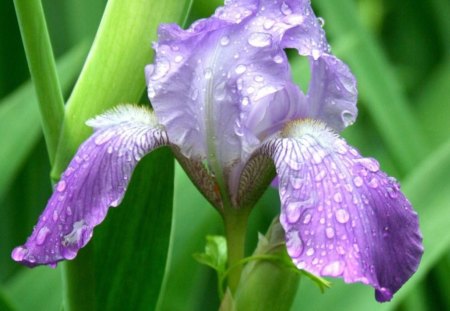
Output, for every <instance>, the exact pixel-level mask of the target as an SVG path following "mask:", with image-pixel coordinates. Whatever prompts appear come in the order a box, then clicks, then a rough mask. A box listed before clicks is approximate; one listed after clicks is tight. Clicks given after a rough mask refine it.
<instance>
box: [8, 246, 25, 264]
mask: <svg viewBox="0 0 450 311" xmlns="http://www.w3.org/2000/svg"><path fill="white" fill-rule="evenodd" d="M27 254H28V249H26V248H25V247H22V246H19V247H16V248H15V249H14V250H13V251H12V254H11V257H12V258H13V259H14V260H15V261H22V260H23V259H24V258H25V256H26V255H27Z"/></svg>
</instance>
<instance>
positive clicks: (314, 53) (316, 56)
mask: <svg viewBox="0 0 450 311" xmlns="http://www.w3.org/2000/svg"><path fill="white" fill-rule="evenodd" d="M311 56H312V57H313V59H314V60H318V59H319V57H320V51H319V50H318V49H313V50H312V51H311Z"/></svg>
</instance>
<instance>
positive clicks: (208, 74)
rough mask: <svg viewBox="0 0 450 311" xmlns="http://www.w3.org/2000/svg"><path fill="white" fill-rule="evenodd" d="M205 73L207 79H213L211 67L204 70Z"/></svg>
mask: <svg viewBox="0 0 450 311" xmlns="http://www.w3.org/2000/svg"><path fill="white" fill-rule="evenodd" d="M204 75H205V79H206V80H209V79H211V78H212V75H213V72H212V69H211V68H206V69H205V72H204Z"/></svg>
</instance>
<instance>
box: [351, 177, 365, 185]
mask: <svg viewBox="0 0 450 311" xmlns="http://www.w3.org/2000/svg"><path fill="white" fill-rule="evenodd" d="M353 183H354V184H355V186H356V187H358V188H359V187H361V186H362V185H363V183H364V181H363V179H362V178H361V177H359V176H356V177H355V178H353Z"/></svg>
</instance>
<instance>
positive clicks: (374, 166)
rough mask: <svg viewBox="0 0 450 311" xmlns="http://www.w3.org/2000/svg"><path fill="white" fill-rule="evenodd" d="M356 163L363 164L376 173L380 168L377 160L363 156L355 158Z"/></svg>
mask: <svg viewBox="0 0 450 311" xmlns="http://www.w3.org/2000/svg"><path fill="white" fill-rule="evenodd" d="M355 162H356V163H359V164H361V165H362V166H363V167H365V168H366V169H368V170H369V171H371V172H373V173H376V172H378V171H379V170H380V164H379V163H378V161H377V160H375V159H372V158H362V159H357V160H355Z"/></svg>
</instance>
